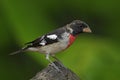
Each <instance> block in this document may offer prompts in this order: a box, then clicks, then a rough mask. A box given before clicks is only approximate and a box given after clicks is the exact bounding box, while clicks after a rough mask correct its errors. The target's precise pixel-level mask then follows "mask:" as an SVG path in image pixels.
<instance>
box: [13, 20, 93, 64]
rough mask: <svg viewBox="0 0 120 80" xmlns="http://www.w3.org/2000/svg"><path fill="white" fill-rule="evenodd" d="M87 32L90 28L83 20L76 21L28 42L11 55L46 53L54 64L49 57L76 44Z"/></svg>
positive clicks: (47, 57)
mask: <svg viewBox="0 0 120 80" xmlns="http://www.w3.org/2000/svg"><path fill="white" fill-rule="evenodd" d="M86 32H87V33H90V32H91V30H90V28H89V26H88V25H87V24H86V23H85V22H83V21H81V20H74V21H72V22H71V23H70V24H67V25H66V26H64V27H61V28H58V29H56V30H54V31H52V32H50V33H47V34H45V35H43V36H41V37H39V38H37V39H35V40H34V41H32V42H28V43H27V44H26V46H25V47H23V48H22V49H20V50H18V51H16V52H14V53H11V55H13V54H16V53H20V52H24V51H37V52H40V53H44V54H45V55H46V59H47V60H49V61H50V62H52V61H51V60H50V59H49V56H54V55H55V53H57V52H60V51H63V50H65V49H66V48H68V47H69V46H70V45H71V44H72V43H73V42H74V40H75V39H76V36H77V35H78V34H80V33H86Z"/></svg>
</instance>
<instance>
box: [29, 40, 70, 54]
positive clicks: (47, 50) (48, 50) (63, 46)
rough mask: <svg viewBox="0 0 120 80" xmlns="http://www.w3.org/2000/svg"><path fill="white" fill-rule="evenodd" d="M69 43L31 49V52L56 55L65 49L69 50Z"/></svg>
mask: <svg viewBox="0 0 120 80" xmlns="http://www.w3.org/2000/svg"><path fill="white" fill-rule="evenodd" d="M67 44H68V43H67V42H66V43H62V42H57V43H53V44H49V45H47V46H42V47H38V48H29V50H30V51H37V52H40V53H45V54H48V53H49V54H54V53H57V52H60V51H62V50H64V49H66V48H67Z"/></svg>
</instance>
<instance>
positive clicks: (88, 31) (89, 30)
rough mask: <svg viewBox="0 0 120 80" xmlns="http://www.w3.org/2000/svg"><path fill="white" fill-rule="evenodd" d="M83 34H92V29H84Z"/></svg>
mask: <svg viewBox="0 0 120 80" xmlns="http://www.w3.org/2000/svg"><path fill="white" fill-rule="evenodd" d="M83 32H86V33H92V31H91V29H90V28H89V27H87V28H84V29H83Z"/></svg>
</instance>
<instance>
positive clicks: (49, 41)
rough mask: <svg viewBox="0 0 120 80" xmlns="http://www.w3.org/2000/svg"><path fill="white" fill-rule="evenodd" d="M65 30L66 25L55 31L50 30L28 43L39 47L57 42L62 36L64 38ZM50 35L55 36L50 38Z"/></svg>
mask: <svg viewBox="0 0 120 80" xmlns="http://www.w3.org/2000/svg"><path fill="white" fill-rule="evenodd" d="M64 32H65V29H64V27H62V28H59V29H57V30H55V31H52V32H50V33H48V34H46V35H44V36H42V37H39V38H37V39H36V40H34V41H32V42H28V43H26V44H28V46H29V47H39V46H45V45H48V44H52V43H56V42H58V40H59V39H60V38H62V37H61V34H62V33H64ZM53 35H54V36H53ZM48 36H53V38H50V37H48ZM55 36H56V38H54V37H55Z"/></svg>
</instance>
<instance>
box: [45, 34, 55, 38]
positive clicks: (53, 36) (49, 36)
mask: <svg viewBox="0 0 120 80" xmlns="http://www.w3.org/2000/svg"><path fill="white" fill-rule="evenodd" d="M47 38H49V39H56V38H57V35H55V34H52V35H47Z"/></svg>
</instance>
